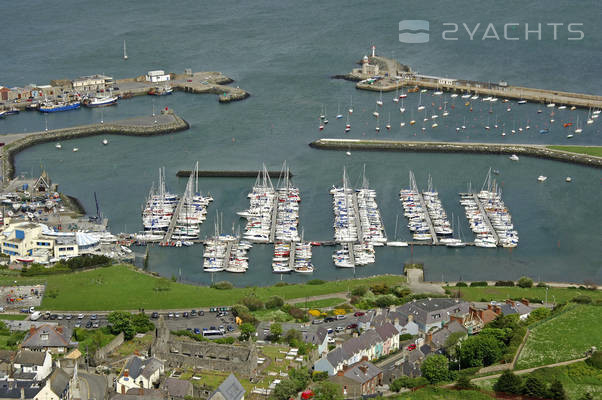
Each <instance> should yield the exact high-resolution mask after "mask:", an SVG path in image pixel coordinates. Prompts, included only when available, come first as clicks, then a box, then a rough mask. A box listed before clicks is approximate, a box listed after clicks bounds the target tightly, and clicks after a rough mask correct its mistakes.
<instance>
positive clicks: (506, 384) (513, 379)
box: [493, 370, 523, 394]
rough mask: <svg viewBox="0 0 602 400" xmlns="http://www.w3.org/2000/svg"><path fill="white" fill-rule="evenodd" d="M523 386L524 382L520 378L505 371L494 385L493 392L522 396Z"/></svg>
mask: <svg viewBox="0 0 602 400" xmlns="http://www.w3.org/2000/svg"><path fill="white" fill-rule="evenodd" d="M522 385H523V381H522V379H521V378H520V376H517V375H514V374H513V373H512V372H511V371H509V370H505V371H504V372H503V373H502V375H501V376H500V377H499V378H498V379H497V381H496V382H495V384H494V385H493V390H495V391H496V392H502V393H510V394H521V392H522Z"/></svg>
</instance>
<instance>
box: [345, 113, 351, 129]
mask: <svg viewBox="0 0 602 400" xmlns="http://www.w3.org/2000/svg"><path fill="white" fill-rule="evenodd" d="M350 130H351V123H350V122H349V114H347V124H346V125H345V132H349V131H350Z"/></svg>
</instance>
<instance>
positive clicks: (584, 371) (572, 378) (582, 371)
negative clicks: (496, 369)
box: [476, 361, 602, 400]
mask: <svg viewBox="0 0 602 400" xmlns="http://www.w3.org/2000/svg"><path fill="white" fill-rule="evenodd" d="M529 375H534V376H537V377H538V378H540V379H541V380H542V381H544V382H553V381H554V380H559V381H560V382H561V383H562V386H563V387H564V390H565V391H566V393H567V395H568V397H569V399H571V400H577V399H579V398H581V396H583V395H584V394H585V393H591V394H592V395H593V396H594V398H595V399H597V398H601V397H602V371H601V370H599V369H596V368H593V367H590V366H589V365H587V364H586V363H585V362H584V361H581V362H578V363H575V364H571V365H563V366H561V367H554V368H540V369H538V370H536V371H534V372H532V373H531V374H529ZM529 375H526V374H525V375H521V376H522V377H523V378H526V377H527V376H529ZM496 380H497V379H487V380H483V381H478V382H476V384H477V386H479V387H480V388H482V389H485V390H493V385H494V384H495V382H496ZM596 396H597V397H596Z"/></svg>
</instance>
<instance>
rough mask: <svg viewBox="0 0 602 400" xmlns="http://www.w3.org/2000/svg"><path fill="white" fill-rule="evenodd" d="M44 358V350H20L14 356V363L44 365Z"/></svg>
mask: <svg viewBox="0 0 602 400" xmlns="http://www.w3.org/2000/svg"><path fill="white" fill-rule="evenodd" d="M45 359H46V352H44V351H30V350H25V349H23V350H21V351H19V352H18V353H17V356H16V357H15V361H14V363H15V364H20V365H26V366H30V365H37V366H42V365H44V360H45Z"/></svg>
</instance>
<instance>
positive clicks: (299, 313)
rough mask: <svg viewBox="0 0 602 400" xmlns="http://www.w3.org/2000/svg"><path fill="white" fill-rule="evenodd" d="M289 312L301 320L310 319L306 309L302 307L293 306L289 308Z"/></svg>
mask: <svg viewBox="0 0 602 400" xmlns="http://www.w3.org/2000/svg"><path fill="white" fill-rule="evenodd" d="M288 313H289V314H290V315H291V317H293V318H295V319H296V320H300V321H308V320H309V318H308V317H307V314H306V313H305V311H303V310H302V309H300V308H298V307H291V308H290V309H289V310H288Z"/></svg>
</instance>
